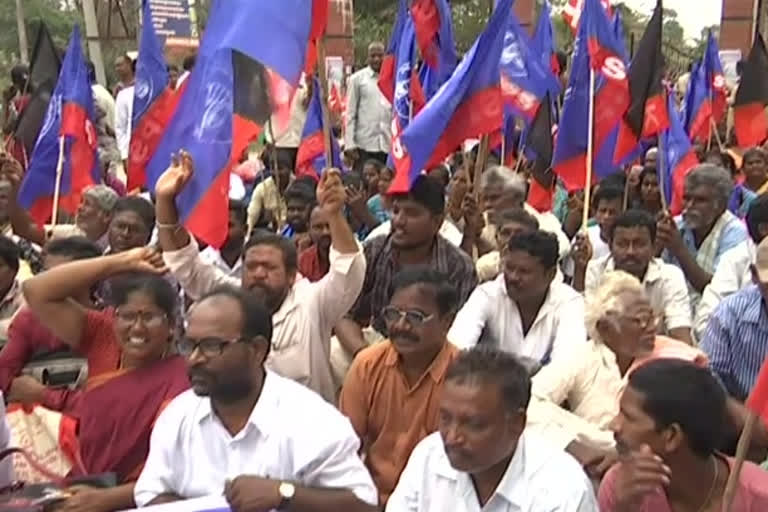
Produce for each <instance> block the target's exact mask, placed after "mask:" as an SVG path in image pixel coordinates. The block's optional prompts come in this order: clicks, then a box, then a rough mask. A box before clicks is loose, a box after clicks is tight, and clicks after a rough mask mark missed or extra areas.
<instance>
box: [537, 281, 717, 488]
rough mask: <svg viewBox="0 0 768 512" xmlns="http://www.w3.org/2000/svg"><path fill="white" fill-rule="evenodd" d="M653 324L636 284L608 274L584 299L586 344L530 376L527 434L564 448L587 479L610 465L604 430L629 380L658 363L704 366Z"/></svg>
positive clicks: (609, 439)
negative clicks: (647, 365)
mask: <svg viewBox="0 0 768 512" xmlns="http://www.w3.org/2000/svg"><path fill="white" fill-rule="evenodd" d="M654 318H655V317H654V314H653V309H652V308H651V303H650V301H649V300H648V297H647V295H646V292H645V290H644V287H643V285H642V284H640V281H638V280H637V278H636V277H634V276H631V275H629V274H627V273H626V272H621V271H615V272H609V273H608V274H606V276H605V277H604V278H603V280H602V284H601V285H600V286H599V287H598V289H597V290H595V292H594V293H592V294H590V296H589V297H587V301H586V314H585V322H586V326H587V331H588V332H589V338H590V339H589V341H588V342H587V343H583V344H578V345H576V346H574V347H573V349H572V350H571V351H570V352H569V353H568V354H567V357H562V358H559V359H556V360H555V361H552V363H550V364H549V365H547V366H545V367H544V368H542V369H541V371H539V373H537V374H536V376H534V377H533V387H532V390H531V394H532V400H531V405H530V407H529V408H528V426H529V427H528V428H529V429H531V430H532V431H534V432H536V433H537V434H540V435H541V436H542V437H544V438H546V439H547V440H548V441H549V442H551V443H553V444H555V445H557V446H559V447H561V448H564V449H566V451H568V452H569V453H571V454H572V455H573V456H574V457H576V459H577V460H578V461H579V462H581V463H582V465H583V466H584V468H585V470H586V471H587V472H588V473H589V474H590V475H591V476H593V477H595V478H599V477H601V476H602V474H603V472H605V470H607V469H608V467H609V466H610V463H611V462H612V461H613V460H615V458H614V454H615V451H614V439H613V433H611V431H610V430H609V428H608V425H609V423H610V421H611V420H612V419H613V418H614V417H615V416H616V415H617V414H618V412H619V409H618V405H619V397H620V394H621V390H622V389H623V388H624V387H625V386H626V379H627V377H628V376H629V374H630V373H631V372H632V371H634V369H635V368H637V367H639V366H640V365H641V364H643V363H645V362H646V361H648V360H650V359H653V358H658V357H675V358H681V359H686V360H690V361H695V362H696V363H698V364H700V365H706V363H707V358H706V356H705V355H704V354H703V353H702V352H701V351H699V350H697V349H694V348H692V347H690V346H688V345H686V344H684V343H682V342H678V341H675V340H672V339H669V338H664V337H661V336H657V334H656V321H655V319H654ZM566 404H567V406H566Z"/></svg>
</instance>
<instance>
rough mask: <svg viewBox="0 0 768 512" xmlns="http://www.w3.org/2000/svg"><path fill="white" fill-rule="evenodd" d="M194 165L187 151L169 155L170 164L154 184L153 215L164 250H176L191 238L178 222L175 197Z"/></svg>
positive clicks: (190, 176)
mask: <svg viewBox="0 0 768 512" xmlns="http://www.w3.org/2000/svg"><path fill="white" fill-rule="evenodd" d="M193 172H194V165H193V162H192V157H191V156H190V154H189V153H187V152H185V151H182V152H181V154H179V155H174V156H173V157H171V166H170V167H169V168H168V169H166V171H165V172H164V173H163V174H162V175H161V176H160V179H158V180H157V184H156V185H155V217H156V218H157V238H158V241H159V242H160V247H161V248H162V250H163V251H164V252H165V251H168V252H170V251H178V250H179V249H182V248H184V247H186V246H187V245H189V242H190V241H191V238H190V236H189V233H188V232H187V230H186V229H184V226H182V225H181V223H180V222H179V211H178V209H177V208H176V197H177V196H178V195H179V193H181V191H182V189H183V188H184V186H185V185H186V184H187V183H188V182H189V180H190V179H191V178H192V173H193Z"/></svg>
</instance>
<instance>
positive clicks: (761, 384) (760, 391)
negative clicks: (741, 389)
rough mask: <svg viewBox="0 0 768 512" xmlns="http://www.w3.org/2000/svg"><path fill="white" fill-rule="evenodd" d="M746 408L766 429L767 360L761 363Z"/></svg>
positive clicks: (767, 409)
mask: <svg viewBox="0 0 768 512" xmlns="http://www.w3.org/2000/svg"><path fill="white" fill-rule="evenodd" d="M747 407H748V408H749V410H750V411H752V412H754V413H755V414H757V415H758V416H760V419H762V420H763V424H764V425H765V426H766V428H768V358H766V360H765V361H764V362H763V367H762V368H761V369H760V374H759V375H758V376H757V382H756V383H755V386H754V387H753V388H752V392H751V393H750V394H749V398H748V399H747Z"/></svg>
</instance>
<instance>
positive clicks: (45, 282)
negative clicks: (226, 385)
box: [23, 248, 189, 512]
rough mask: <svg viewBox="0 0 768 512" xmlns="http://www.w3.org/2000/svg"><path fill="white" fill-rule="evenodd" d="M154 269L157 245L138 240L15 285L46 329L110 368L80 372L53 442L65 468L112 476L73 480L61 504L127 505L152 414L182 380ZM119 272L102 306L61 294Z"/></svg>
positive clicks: (171, 298) (171, 308) (168, 307)
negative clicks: (101, 481)
mask: <svg viewBox="0 0 768 512" xmlns="http://www.w3.org/2000/svg"><path fill="white" fill-rule="evenodd" d="M164 270H165V269H164V267H163V263H162V257H161V256H160V254H159V253H157V252H156V251H154V250H152V249H148V248H138V249H133V250H130V251H127V252H122V253H119V254H115V255H111V256H102V257H98V258H92V259H87V260H81V261H75V262H72V263H67V264H64V265H60V266H58V267H56V268H53V269H51V270H48V271H47V272H44V273H42V274H40V275H38V276H36V277H34V278H31V279H29V280H28V281H26V282H25V283H24V285H23V290H24V297H25V298H26V300H27V302H28V304H29V307H30V308H31V309H32V310H33V311H34V312H35V313H36V314H37V316H38V317H39V319H40V321H41V322H42V323H43V324H44V325H45V326H46V327H48V328H49V329H50V330H51V332H52V333H54V334H55V335H56V336H57V337H58V338H59V339H61V340H62V341H63V342H64V343H66V344H67V345H70V346H71V347H72V348H73V349H75V350H77V351H78V352H80V353H83V354H95V353H98V355H99V357H100V358H104V359H106V360H108V362H109V364H111V367H112V368H114V371H112V372H108V373H103V374H101V375H98V376H96V377H94V378H91V379H89V381H88V382H87V384H86V389H85V391H84V393H83V396H82V398H81V400H80V402H79V405H78V406H77V408H76V409H75V410H74V411H73V414H72V416H73V418H74V420H75V421H74V422H71V424H72V425H73V426H76V433H75V432H70V433H69V434H70V435H66V434H67V433H66V432H65V433H64V435H63V436H62V440H68V439H69V440H74V442H73V443H72V446H69V443H66V442H64V445H63V446H62V449H63V450H64V451H65V452H66V453H67V454H68V455H70V456H71V457H72V459H73V461H74V467H75V469H73V476H79V474H80V473H87V474H100V473H105V472H114V473H116V474H117V479H118V484H119V486H118V487H115V488H112V489H104V490H97V489H89V488H80V489H78V490H76V491H74V495H73V496H72V497H71V498H70V499H68V500H67V501H66V502H65V503H64V504H63V507H62V509H61V510H66V511H68V512H74V511H83V510H88V511H94V512H98V511H102V510H103V511H109V510H121V509H127V508H132V507H133V506H134V504H133V483H132V482H133V481H134V480H135V479H136V478H137V477H138V474H139V473H140V471H141V468H142V466H143V464H144V460H145V459H146V456H147V453H148V451H149V436H150V433H151V430H152V425H153V424H154V421H155V418H157V416H158V414H159V413H160V412H161V410H162V409H163V407H164V406H165V404H167V403H168V402H169V401H170V400H172V399H173V398H174V397H175V396H176V395H178V394H179V393H181V392H182V391H184V390H186V389H187V388H188V387H189V382H188V379H187V374H186V366H185V362H184V360H183V358H181V357H179V356H176V355H172V354H171V346H172V342H173V338H174V334H175V332H174V331H175V329H174V326H175V325H176V322H175V320H176V315H177V314H178V312H177V306H178V304H177V301H178V295H177V293H176V291H175V290H174V288H173V287H172V286H171V285H170V284H169V283H168V282H167V281H166V280H165V279H163V278H162V277H161V276H160V274H162V272H163V271H164ZM120 274H124V276H121V277H118V278H115V279H114V280H113V283H112V286H113V295H112V301H113V302H112V304H111V306H112V307H110V308H107V309H105V310H104V311H93V310H88V309H85V308H83V307H82V306H81V305H79V304H77V303H76V302H75V301H73V300H71V299H70V297H71V296H72V295H74V294H75V292H76V291H77V290H80V289H81V288H82V287H83V285H84V284H89V285H90V284H95V283H97V282H99V281H103V280H105V279H109V278H112V277H114V276H117V275H120ZM75 434H76V435H75Z"/></svg>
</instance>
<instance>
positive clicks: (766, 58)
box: [733, 32, 768, 147]
mask: <svg viewBox="0 0 768 512" xmlns="http://www.w3.org/2000/svg"><path fill="white" fill-rule="evenodd" d="M766 105H768V52H766V49H765V41H763V36H761V35H760V33H759V32H758V34H757V36H756V37H755V43H754V44H753V45H752V51H750V52H749V58H748V59H747V62H746V64H745V65H744V71H743V73H742V75H741V82H740V84H739V90H738V91H736V100H735V101H734V104H733V129H734V132H735V133H736V140H737V141H738V143H739V146H740V147H752V146H756V145H758V144H761V143H762V142H763V141H764V140H765V139H766V137H767V136H768V119H766V117H765V106H766Z"/></svg>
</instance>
